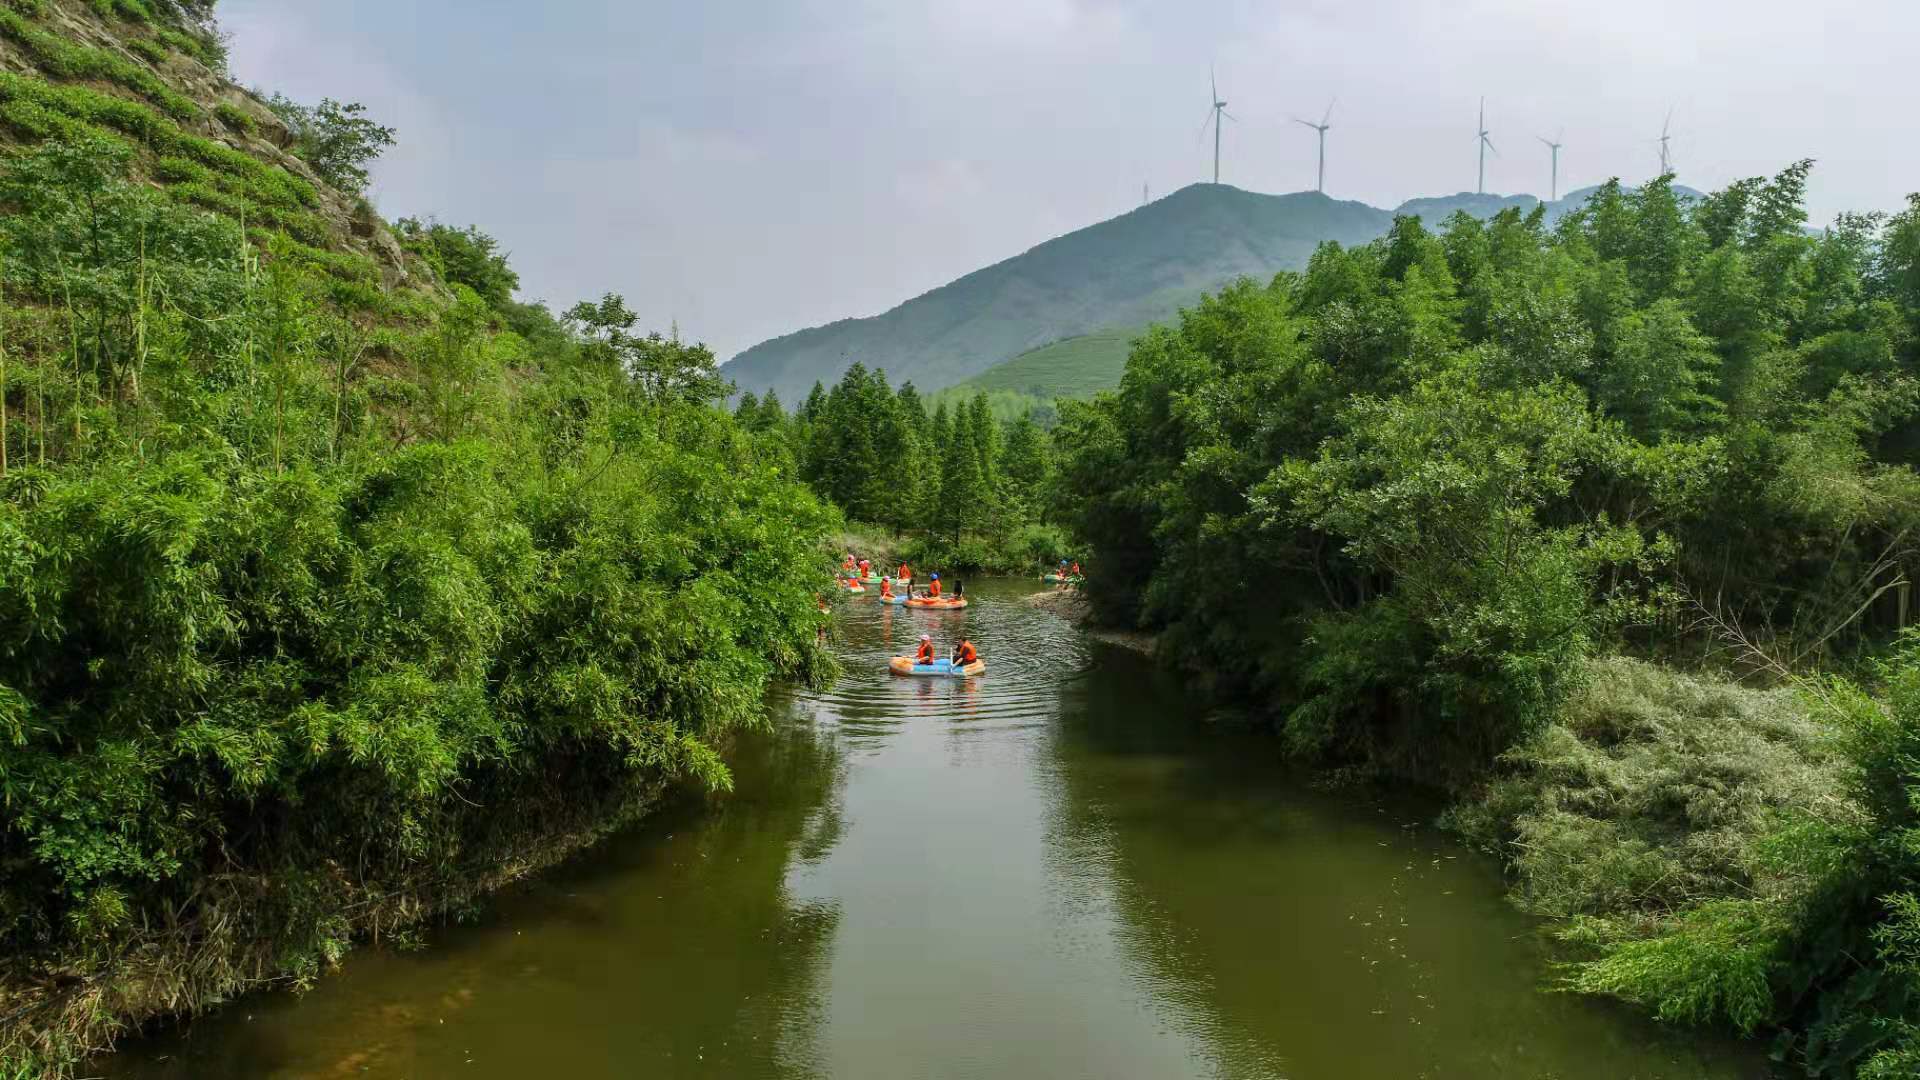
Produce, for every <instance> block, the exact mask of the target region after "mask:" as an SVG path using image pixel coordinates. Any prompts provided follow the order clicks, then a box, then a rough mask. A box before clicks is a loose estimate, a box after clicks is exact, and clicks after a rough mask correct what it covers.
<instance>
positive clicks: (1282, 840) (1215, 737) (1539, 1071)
mask: <svg viewBox="0 0 1920 1080" xmlns="http://www.w3.org/2000/svg"><path fill="white" fill-rule="evenodd" d="M1093 675H1094V677H1092V678H1089V679H1085V680H1080V681H1077V682H1075V683H1074V684H1073V685H1072V686H1071V687H1070V689H1069V690H1068V691H1067V693H1065V694H1064V695H1063V707H1062V710H1061V715H1060V720H1059V723H1058V725H1057V727H1056V729H1055V730H1056V732H1057V735H1056V737H1055V738H1054V739H1053V740H1051V743H1050V749H1051V755H1050V760H1051V765H1052V770H1051V772H1052V776H1053V777H1054V778H1055V779H1056V780H1057V781H1058V791H1059V798H1058V800H1057V801H1056V802H1055V804H1054V811H1055V814H1056V817H1055V819H1054V821H1053V824H1052V828H1053V830H1054V835H1055V839H1054V841H1053V848H1054V851H1055V854H1056V860H1057V864H1058V865H1057V870H1056V872H1057V873H1058V874H1060V875H1061V876H1062V877H1063V878H1064V879H1066V880H1071V881H1079V880H1083V879H1085V878H1088V877H1091V876H1097V877H1103V878H1105V879H1106V880H1107V881H1108V882H1109V883H1110V885H1109V887H1110V889H1111V896H1112V897H1113V903H1114V910H1115V912H1116V922H1117V935H1118V938H1119V940H1120V941H1121V943H1122V945H1121V947H1122V949H1123V950H1124V952H1125V954H1126V957H1127V961H1128V964H1129V967H1130V970H1131V974H1132V977H1133V978H1134V979H1135V980H1136V981H1137V982H1138V983H1139V984H1140V985H1141V986H1142V987H1143V988H1144V990H1145V992H1147V993H1149V994H1151V995H1152V996H1153V997H1154V998H1155V1000H1156V1001H1157V1002H1158V1003H1159V1007H1158V1015H1159V1016H1160V1017H1161V1018H1162V1019H1163V1021H1164V1022H1165V1023H1167V1024H1168V1025H1169V1026H1171V1027H1173V1028H1175V1029H1177V1030H1179V1031H1181V1032H1182V1033H1184V1034H1185V1035H1186V1036H1187V1037H1189V1038H1190V1039H1192V1040H1193V1041H1194V1042H1195V1043H1197V1044H1199V1045H1200V1046H1202V1047H1204V1057H1205V1066H1204V1068H1199V1067H1196V1068H1195V1069H1194V1071H1195V1072H1205V1073H1208V1074H1212V1075H1221V1076H1234V1077H1241V1076H1244V1077H1267V1076H1288V1077H1298V1078H1313V1077H1339V1078H1376V1077H1377V1078H1381V1080H1386V1078H1400V1077H1452V1076H1459V1077H1488V1076H1525V1077H1539V1076H1551V1077H1557V1078H1564V1080H1576V1078H1591V1080H1617V1078H1622V1077H1638V1078H1643V1080H1652V1078H1656V1077H1669V1078H1683V1077H1684V1078H1688V1080H1692V1078H1697V1077H1740V1076H1760V1075H1764V1070H1763V1069H1762V1068H1761V1067H1760V1066H1759V1064H1758V1062H1757V1060H1756V1055H1753V1054H1751V1053H1748V1052H1745V1051H1744V1050H1741V1049H1739V1048H1736V1047H1733V1046H1731V1045H1729V1044H1727V1043H1725V1042H1722V1041H1720V1040H1715V1039H1700V1038H1695V1037H1691V1036H1688V1035H1685V1034H1681V1033H1675V1032H1670V1031H1663V1030H1659V1029H1656V1028H1654V1026H1653V1025H1651V1024H1649V1023H1647V1022H1646V1021H1644V1020H1643V1019H1640V1018H1637V1017H1628V1016H1625V1015H1623V1014H1622V1013H1621V1011H1620V1010H1618V1009H1615V1008H1613V1007H1610V1006H1608V1005H1605V1004H1602V1003H1595V1002H1592V1001H1589V1000H1584V999H1578V998H1573V997H1568V996H1565V995H1556V994H1544V993H1540V992H1539V991H1538V989H1537V987H1538V985H1539V982H1540V980H1542V979H1544V978H1545V977H1546V972H1547V970H1548V964H1547V958H1546V957H1545V956H1543V955H1542V954H1541V951H1540V939H1539V937H1538V936H1537V935H1536V934H1535V933H1533V932H1531V928H1530V926H1529V924H1528V923H1527V921H1526V920H1524V919H1522V918H1520V917H1519V916H1518V915H1517V914H1516V913H1515V912H1514V911H1513V910H1512V909H1511V908H1510V907H1509V906H1508V905H1507V904H1506V903H1505V901H1504V899H1503V894H1502V885H1501V882H1500V880H1499V877H1498V875H1497V873H1495V871H1494V869H1493V868H1492V867H1491V866H1490V865H1488V864H1487V863H1486V862H1485V861H1483V860H1482V859H1480V858H1477V857H1475V856H1474V855H1473V854H1472V853H1470V852H1466V851H1464V850H1462V849H1461V848H1459V847H1458V846H1457V845H1455V844H1454V843H1452V842H1451V841H1450V839H1449V838H1448V837H1446V836H1444V835H1442V834H1439V833H1437V832H1436V831H1435V830H1433V829H1432V828H1430V827H1428V826H1427V825H1426V824H1425V823H1426V822H1428V821H1430V820H1431V819H1432V817H1433V812H1434V810H1435V809H1436V808H1435V807H1433V806H1429V805H1422V804H1419V803H1409V802H1395V801H1392V800H1387V801H1381V800H1380V799H1379V797H1378V796H1372V797H1369V796H1365V795H1360V794H1346V795H1332V794H1327V793H1324V792H1317V791H1315V790H1313V789H1312V788H1311V787H1310V786H1309V785H1307V784H1304V783H1302V782H1301V780H1300V778H1298V777H1296V776H1294V775H1292V774H1290V773H1289V772H1288V770H1286V769H1285V768H1283V767H1281V766H1280V765H1279V764H1278V763H1277V762H1275V761H1274V760H1273V759H1274V756H1275V747H1274V745H1273V743H1272V741H1271V740H1270V739H1269V738H1267V737H1265V736H1253V735H1243V734H1236V733H1233V732H1223V731H1218V730H1209V729H1207V727H1206V726H1205V725H1204V724H1202V723H1200V722H1198V721H1197V720H1196V719H1195V718H1194V717H1191V716H1178V715H1175V716H1168V715H1162V714H1161V710H1164V709H1166V708H1167V706H1168V705H1170V704H1171V703H1176V702H1178V701H1179V695H1178V688H1177V686H1175V685H1173V683H1172V680H1170V679H1169V678H1168V677H1167V676H1165V675H1164V674H1159V673H1154V672H1150V671H1145V670H1143V669H1140V668H1139V667H1138V665H1137V664H1135V663H1133V662H1131V659H1130V658H1129V657H1127V656H1126V655H1125V654H1124V653H1121V652H1118V651H1116V652H1114V653H1111V654H1105V655H1101V656H1099V657H1097V658H1096V660H1095V663H1094V666H1093ZM1154 702H1158V703H1162V704H1161V708H1160V709H1156V708H1154V707H1153V705H1151V704H1149V703H1154Z"/></svg>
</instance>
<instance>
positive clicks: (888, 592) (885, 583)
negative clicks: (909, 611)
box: [880, 577, 893, 600]
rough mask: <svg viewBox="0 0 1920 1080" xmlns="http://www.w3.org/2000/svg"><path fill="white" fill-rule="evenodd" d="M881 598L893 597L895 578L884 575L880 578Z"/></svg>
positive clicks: (889, 598) (888, 598)
mask: <svg viewBox="0 0 1920 1080" xmlns="http://www.w3.org/2000/svg"><path fill="white" fill-rule="evenodd" d="M880 599H882V600H891V599H893V579H892V578H885V577H883V578H881V579H880Z"/></svg>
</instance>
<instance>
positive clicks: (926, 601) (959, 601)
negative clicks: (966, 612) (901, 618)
mask: <svg viewBox="0 0 1920 1080" xmlns="http://www.w3.org/2000/svg"><path fill="white" fill-rule="evenodd" d="M907 606H908V607H910V608H925V609H928V610H932V611H945V610H949V609H952V608H963V607H966V606H967V598H966V597H964V596H939V597H934V596H916V597H914V598H913V599H911V600H908V601H907Z"/></svg>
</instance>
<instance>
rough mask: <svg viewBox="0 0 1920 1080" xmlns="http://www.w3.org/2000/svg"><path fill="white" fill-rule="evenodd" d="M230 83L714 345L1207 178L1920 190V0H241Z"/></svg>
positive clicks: (1863, 196)
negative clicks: (362, 137)
mask: <svg viewBox="0 0 1920 1080" xmlns="http://www.w3.org/2000/svg"><path fill="white" fill-rule="evenodd" d="M219 10H220V14H221V19H222V22H223V24H224V25H225V27H226V28H227V29H228V30H229V31H231V32H232V34H233V38H234V41H233V68H234V72H235V75H236V76H237V77H238V78H239V79H240V81H242V82H246V83H250V84H254V85H258V86H262V87H265V88H268V89H275V90H280V91H282V92H284V93H287V94H289V95H291V96H293V97H296V98H300V99H303V100H317V99H318V98H320V97H321V96H323V95H325V96H332V97H337V98H341V99H344V100H358V101H363V102H365V103H366V104H367V105H368V106H369V107H370V109H371V110H372V112H373V114H374V115H375V116H376V117H378V118H379V119H381V120H382V121H384V122H386V123H389V124H391V125H393V126H394V127H396V128H398V129H399V139H400V145H399V146H398V147H397V148H396V149H394V150H392V151H390V152H389V153H388V155H387V157H386V158H385V159H384V160H383V161H382V162H381V163H380V164H379V166H378V167H377V168H376V170H375V173H374V176H375V182H374V190H373V195H374V198H375V201H376V202H377V203H378V204H379V206H380V208H381V210H382V211H384V212H385V213H386V214H387V215H388V216H389V217H395V216H400V215H404V214H419V215H423V216H424V215H429V214H431V215H437V216H438V217H439V218H440V219H441V220H443V221H446V222H449V223H453V224H467V223H475V224H478V225H480V226H481V227H483V228H484V229H486V230H487V231H488V232H490V233H492V234H494V235H495V236H497V237H499V238H500V239H501V241H502V242H503V244H504V245H505V246H506V247H507V248H508V249H510V250H511V251H512V253H513V261H514V265H515V266H516V267H517V268H518V269H519V270H520V273H521V277H522V283H523V286H524V289H523V291H524V293H525V294H526V295H528V296H531V297H534V298H540V299H546V300H549V301H552V302H554V303H555V304H556V305H559V306H564V305H566V304H568V303H571V302H572V301H574V300H576V299H581V298H584V297H587V296H597V295H598V294H600V293H602V292H605V291H608V290H613V291H617V292H621V293H623V294H625V296H626V297H627V299H628V301H629V302H630V303H631V304H632V306H633V307H634V308H635V310H637V311H639V312H640V313H641V315H642V317H643V319H644V320H645V321H646V322H648V323H649V324H651V325H656V326H660V327H663V328H664V327H665V326H666V324H667V323H668V321H669V320H671V319H677V320H678V321H679V324H680V326H681V329H682V332H683V334H684V335H685V336H687V337H690V338H698V339H701V340H705V341H707V342H708V343H709V344H711V345H712V346H713V347H714V349H715V351H716V352H718V353H719V354H720V356H721V357H722V358H723V359H724V358H726V357H729V356H731V355H732V354H733V353H734V352H736V351H738V350H739V349H742V348H745V347H746V346H748V345H751V344H753V343H754V342H756V341H759V340H761V339H763V338H766V337H770V336H773V335H775V334H780V333H784V332H787V331H789V330H795V329H798V328H800V327H803V326H809V325H814V324H817V323H822V322H827V321H830V320H833V319H836V318H842V317H846V316H854V315H870V314H874V313H876V312H879V311H882V310H884V309H886V308H888V307H891V306H892V305H894V304H896V303H898V302H900V301H901V300H904V299H907V298H908V297H911V296H914V295H916V294H918V293H921V292H924V291H926V290H927V289H930V288H932V287H934V286H936V285H939V284H942V283H943V282H946V281H948V280H951V279H952V278H954V277H957V276H959V275H960V274H963V273H966V272H967V271H969V270H973V269H976V268H978V267H980V266H984V265H986V264H988V263H990V262H994V261H997V260H999V259H1002V258H1005V257H1007V256H1010V255H1014V254H1017V253H1018V252H1020V251H1023V250H1025V249H1026V248H1028V247H1031V246H1033V245H1034V244H1037V243H1039V242H1041V241H1043V240H1046V239H1048V238H1049V237H1052V236H1056V235H1059V234H1060V233H1063V232H1067V231H1070V230H1072V229H1075V228H1078V227H1080V226H1083V225H1087V224H1090V223H1092V222H1094V221H1098V220H1100V219H1102V218H1106V217H1110V216H1112V215H1114V214H1116V213H1120V212H1123V211H1125V210H1127V209H1129V208H1131V207H1133V206H1135V205H1137V204H1138V203H1139V200H1140V190H1141V184H1142V183H1146V184H1149V185H1150V186H1151V189H1152V192H1153V194H1154V196H1155V197H1158V196H1160V195H1164V194H1166V193H1167V192H1169V191H1172V190H1174V189H1175V188H1178V187H1180V186H1183V185H1185V184H1188V183H1192V182H1193V181H1196V180H1200V179H1203V178H1205V176H1206V174H1207V172H1208V170H1210V168H1211V154H1212V147H1211V142H1210V141H1203V140H1202V138H1201V136H1200V127H1201V123H1202V121H1203V120H1204V119H1205V117H1206V108H1207V99H1206V97H1205V94H1206V92H1207V67H1208V64H1209V63H1212V64H1214V65H1215V66H1216V67H1217V70H1218V72H1219V79H1220V90H1221V95H1222V96H1223V97H1225V98H1226V99H1227V100H1228V102H1229V105H1228V110H1229V111H1230V112H1231V113H1233V114H1234V115H1235V116H1237V117H1238V118H1239V122H1238V123H1231V124H1229V125H1227V130H1226V141H1225V150H1224V155H1223V157H1224V165H1223V167H1222V179H1223V180H1225V181H1226V182H1228V183H1231V184H1236V185H1238V186H1240V187H1244V188H1249V189H1252V190H1255V191H1266V192H1285V191H1296V190H1300V189H1302V188H1310V187H1312V186H1313V168H1314V156H1313V155H1314V147H1313V133H1312V132H1311V131H1309V130H1307V129H1306V128H1303V127H1300V126H1297V125H1295V124H1293V123H1291V122H1290V120H1289V117H1290V116H1291V115H1293V114H1299V115H1318V114H1319V112H1320V111H1321V110H1323V109H1324V108H1325V107H1326V104H1327V101H1328V99H1329V98H1332V97H1336V96H1337V97H1338V99H1339V105H1338V106H1337V107H1336V108H1335V110H1334V114H1333V124H1334V126H1333V130H1332V131H1331V132H1330V133H1329V135H1328V166H1327V189H1328V192H1329V193H1330V194H1332V195H1334V196H1336V197H1341V198H1353V199H1360V200H1363V201H1366V202H1369V203H1373V204H1375V205H1378V206H1386V207H1391V206H1394V205H1395V204H1397V203H1399V202H1401V201H1402V200H1404V199H1407V198H1411V197H1414V196H1418V195H1435V194H1442V193H1449V192H1455V191H1460V190H1471V189H1472V187H1473V183H1474V167H1475V164H1474V163H1475V159H1474V147H1473V124H1474V109H1475V107H1476V101H1477V98H1478V97H1479V95H1481V94H1485V95H1486V98H1487V123H1488V127H1489V128H1491V129H1492V132H1493V140H1494V143H1495V145H1496V147H1497V148H1498V150H1499V151H1500V156H1498V157H1494V158H1491V159H1490V160H1489V162H1488V166H1487V173H1488V175H1487V186H1488V189H1489V190H1492V191H1501V192H1512V191H1527V192H1534V193H1544V191H1545V188H1546V186H1547V150H1546V148H1545V147H1544V146H1542V145H1540V143H1538V142H1537V141H1535V138H1536V136H1537V135H1542V134H1545V135H1551V134H1554V133H1555V132H1557V131H1559V130H1561V129H1563V128H1564V129H1565V132H1566V135H1565V141H1566V144H1567V145H1566V149H1565V150H1564V151H1563V153H1562V158H1561V178H1562V179H1561V189H1562V190H1563V191H1564V190H1566V189H1568V188H1570V187H1574V186H1579V185H1583V184H1588V183H1594V182H1597V181H1600V180H1603V179H1605V178H1607V177H1608V176H1611V175H1616V174H1617V175H1620V176H1622V177H1624V178H1626V179H1628V180H1638V179H1643V178H1645V177H1646V176H1648V175H1650V174H1651V173H1653V172H1654V171H1656V169H1657V162H1658V154H1657V150H1656V148H1655V145H1654V142H1653V138H1654V137H1655V136H1657V135H1658V134H1659V131H1660V126H1661V121H1662V119H1663V117H1664V116H1665V114H1666V112H1667V110H1668V109H1669V108H1672V109H1673V129H1674V132H1675V136H1676V137H1675V140H1674V156H1675V162H1676V168H1677V171H1678V172H1679V175H1680V180H1681V182H1683V183H1687V184H1691V185H1693V186H1695V187H1699V188H1703V189H1704V188H1712V187H1716V186H1718V185H1720V184H1722V183H1724V182H1725V181H1727V180H1729V179H1732V178H1737V177H1740V176H1746V175H1752V174H1756V173H1766V172H1772V171H1774V170H1776V169H1778V168H1779V167H1780V166H1782V165H1784V164H1786V163H1787V162H1789V161H1791V160H1793V159H1795V158H1799V157H1814V158H1817V159H1819V165H1818V166H1817V168H1816V170H1815V172H1814V177H1813V182H1812V192H1811V202H1812V211H1813V215H1814V220H1815V222H1816V223H1818V222H1821V221H1824V220H1826V219H1828V218H1830V217H1831V215H1832V214H1833V213H1834V212H1835V211H1837V210H1844V209H1891V208H1894V207H1896V206H1898V205H1900V204H1901V203H1902V201H1903V199H1904V196H1905V193H1906V192H1907V191H1908V190H1910V189H1920V138H1917V137H1916V123H1915V119H1914V110H1915V106H1916V103H1920V90H1916V87H1920V80H1917V79H1916V70H1915V69H1916V67H1920V53H1916V42H1920V3H1915V2H1912V0H1824V2H1820V3H1815V2H1809V0H1605V2H1601V3H1593V2H1579V3H1574V2H1564V3H1563V2H1557V0H1275V2H1268V3H1252V2H1236V0H1185V2H1178V3H1151V4H1150V3H1146V2H1143V0H778V2H775V0H704V2H703V0H686V2H681V3H661V2H646V0H640V2H636V0H511V2H509V0H399V2H395V0H378V2H376V0H223V2H222V3H221V5H220V9H219Z"/></svg>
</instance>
